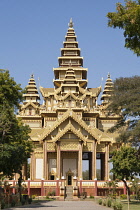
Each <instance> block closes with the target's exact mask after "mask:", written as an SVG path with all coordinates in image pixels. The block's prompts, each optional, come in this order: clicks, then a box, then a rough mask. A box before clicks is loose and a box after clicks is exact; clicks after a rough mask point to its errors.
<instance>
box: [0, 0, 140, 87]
mask: <svg viewBox="0 0 140 210" xmlns="http://www.w3.org/2000/svg"><path fill="white" fill-rule="evenodd" d="M117 2H118V1H117V0H106V1H105V0H98V1H97V0H96V1H95V0H70V1H69V0H59V1H58V0H0V68H2V69H8V70H9V71H10V74H11V76H12V77H14V79H15V81H16V82H17V83H20V84H21V85H22V87H25V86H26V85H27V83H28V80H29V77H30V75H31V74H32V73H34V75H35V79H36V82H37V84H38V77H39V78H40V85H41V86H43V87H48V88H49V87H53V82H52V80H53V78H54V75H53V71H52V69H53V67H57V66H58V62H57V57H59V56H60V48H61V47H63V41H64V36H65V35H66V32H67V29H68V22H69V20H70V18H71V17H72V18H73V22H74V29H75V32H76V35H77V39H78V42H79V47H80V48H81V55H82V56H83V57H84V67H85V68H88V87H98V86H100V85H101V78H102V77H103V78H104V81H103V84H104V82H105V80H106V77H107V74H108V72H110V74H111V77H112V79H113V80H114V79H115V78H117V77H129V76H133V75H139V74H140V70H139V66H140V65H139V64H140V59H139V58H138V57H137V56H136V55H134V54H133V52H132V51H130V50H127V49H125V48H124V37H123V31H122V30H119V29H113V28H109V27H108V26H107V22H108V19H107V17H106V14H107V13H108V12H113V11H115V4H116V3H117ZM119 2H124V1H123V0H121V1H119Z"/></svg>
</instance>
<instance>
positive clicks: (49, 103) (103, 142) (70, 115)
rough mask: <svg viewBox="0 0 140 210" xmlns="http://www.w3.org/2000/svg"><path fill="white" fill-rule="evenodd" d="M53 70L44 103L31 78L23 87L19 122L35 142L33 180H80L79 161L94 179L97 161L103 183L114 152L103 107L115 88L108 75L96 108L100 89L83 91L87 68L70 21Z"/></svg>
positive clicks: (111, 119) (113, 120)
mask: <svg viewBox="0 0 140 210" xmlns="http://www.w3.org/2000/svg"><path fill="white" fill-rule="evenodd" d="M58 63H59V67H58V68H54V69H53V71H54V80H53V83H54V88H43V87H40V92H41V94H42V96H43V99H44V103H43V105H41V104H40V103H39V99H40V96H39V93H38V90H37V87H36V83H35V80H34V77H33V75H32V76H31V78H30V80H29V83H28V85H27V87H26V88H27V93H26V94H24V97H25V101H24V103H23V105H21V109H20V111H19V115H18V117H20V118H22V120H23V122H24V123H25V124H27V125H29V126H30V127H31V129H32V131H31V134H30V137H31V140H32V141H33V142H34V152H33V154H32V157H31V175H30V179H31V180H40V179H45V180H56V179H66V182H67V184H68V185H72V183H73V181H72V180H73V178H74V179H77V180H81V179H82V178H83V177H82V160H88V161H89V179H90V180H94V179H96V177H97V175H96V159H97V158H99V159H101V179H102V180H108V179H109V163H108V160H109V151H110V150H111V151H112V150H113V146H114V148H115V149H116V147H117V144H116V143H115V136H113V135H112V134H110V133H107V130H108V128H110V127H111V126H113V125H114V124H115V123H116V122H117V120H118V116H115V115H110V116H108V115H107V111H106V107H107V105H108V102H109V98H110V96H111V92H112V88H113V83H112V80H111V78H110V75H108V78H107V80H106V84H105V88H104V90H103V94H102V97H101V100H102V104H101V105H98V104H97V99H98V96H99V94H100V93H101V87H98V88H88V87H87V71H88V69H87V68H84V67H83V57H81V49H80V48H79V47H78V42H77V37H76V35H75V31H74V28H73V22H72V20H70V23H69V28H68V31H67V34H66V36H65V41H64V42H63V48H61V56H60V57H58Z"/></svg>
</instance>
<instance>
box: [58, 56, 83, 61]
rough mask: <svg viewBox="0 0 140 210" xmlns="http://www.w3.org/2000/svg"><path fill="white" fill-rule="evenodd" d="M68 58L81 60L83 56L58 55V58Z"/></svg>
mask: <svg viewBox="0 0 140 210" xmlns="http://www.w3.org/2000/svg"><path fill="white" fill-rule="evenodd" d="M68 59H72V60H79V59H80V60H83V57H81V56H61V57H58V60H68Z"/></svg>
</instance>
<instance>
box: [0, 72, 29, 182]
mask: <svg viewBox="0 0 140 210" xmlns="http://www.w3.org/2000/svg"><path fill="white" fill-rule="evenodd" d="M21 101H22V88H21V87H20V85H18V84H16V82H15V81H14V79H13V78H11V77H10V74H9V71H7V70H2V69H0V172H2V173H3V175H6V176H9V177H12V176H13V174H14V173H19V174H20V175H21V168H22V165H23V164H24V163H25V162H26V161H27V158H29V157H30V154H31V152H32V144H31V142H30V140H29V135H28V134H29V132H30V128H29V127H28V126H24V125H23V123H22V122H21V121H20V120H18V119H17V118H16V115H15V110H16V109H17V108H18V107H19V103H20V102H21ZM20 179H22V178H21V177H20Z"/></svg>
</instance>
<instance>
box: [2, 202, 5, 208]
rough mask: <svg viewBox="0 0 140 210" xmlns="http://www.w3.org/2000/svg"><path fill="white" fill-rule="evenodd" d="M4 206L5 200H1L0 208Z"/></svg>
mask: <svg viewBox="0 0 140 210" xmlns="http://www.w3.org/2000/svg"><path fill="white" fill-rule="evenodd" d="M4 207H5V201H4V200H2V201H1V209H4Z"/></svg>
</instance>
